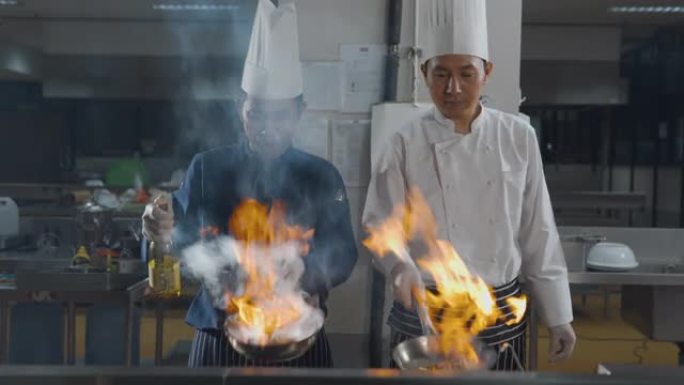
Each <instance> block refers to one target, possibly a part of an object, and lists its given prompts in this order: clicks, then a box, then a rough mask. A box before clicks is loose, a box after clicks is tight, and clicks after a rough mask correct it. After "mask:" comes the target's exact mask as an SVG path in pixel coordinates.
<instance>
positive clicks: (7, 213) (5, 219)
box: [0, 197, 19, 249]
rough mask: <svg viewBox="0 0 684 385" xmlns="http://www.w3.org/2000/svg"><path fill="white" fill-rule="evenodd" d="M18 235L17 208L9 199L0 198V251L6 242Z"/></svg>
mask: <svg viewBox="0 0 684 385" xmlns="http://www.w3.org/2000/svg"><path fill="white" fill-rule="evenodd" d="M18 234H19V207H18V206H17V204H16V203H15V202H14V201H13V200H12V198H9V197H0V249H4V248H5V247H6V244H7V240H8V239H9V238H10V237H14V236H16V235H18Z"/></svg>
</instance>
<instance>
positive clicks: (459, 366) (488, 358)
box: [392, 335, 496, 372]
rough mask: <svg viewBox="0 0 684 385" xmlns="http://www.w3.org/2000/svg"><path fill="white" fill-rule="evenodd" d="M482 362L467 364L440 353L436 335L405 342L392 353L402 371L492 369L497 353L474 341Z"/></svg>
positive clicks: (457, 358) (462, 360)
mask: <svg viewBox="0 0 684 385" xmlns="http://www.w3.org/2000/svg"><path fill="white" fill-rule="evenodd" d="M473 345H474V346H475V350H476V352H477V353H478V356H479V357H480V362H478V363H471V362H467V361H466V360H464V359H461V358H460V357H447V356H445V355H444V354H442V353H441V352H440V349H439V338H438V337H437V336H436V335H429V336H422V337H418V338H413V339H410V340H408V341H404V342H402V343H400V344H399V345H397V346H396V347H395V348H394V350H393V351H392V358H393V359H394V362H396V364H397V366H399V369H401V370H433V369H434V370H450V371H459V372H462V371H474V370H482V369H486V368H490V367H491V366H492V365H493V364H494V362H495V361H496V353H495V352H494V351H493V350H492V349H490V348H488V347H487V346H485V345H484V344H482V343H481V342H478V341H473Z"/></svg>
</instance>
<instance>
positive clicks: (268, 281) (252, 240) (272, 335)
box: [224, 200, 322, 346]
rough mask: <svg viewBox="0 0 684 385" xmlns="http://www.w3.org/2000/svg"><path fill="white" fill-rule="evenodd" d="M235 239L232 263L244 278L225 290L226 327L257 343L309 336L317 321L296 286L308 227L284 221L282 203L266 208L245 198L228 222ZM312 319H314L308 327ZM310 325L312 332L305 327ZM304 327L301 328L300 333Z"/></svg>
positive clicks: (241, 337) (301, 266) (300, 273)
mask: <svg viewBox="0 0 684 385" xmlns="http://www.w3.org/2000/svg"><path fill="white" fill-rule="evenodd" d="M229 229H230V232H231V234H232V235H233V236H234V238H235V240H236V241H237V247H236V248H235V253H236V257H237V263H238V265H239V266H240V270H241V272H242V274H243V276H244V280H243V285H241V287H240V288H239V289H235V290H228V289H226V291H225V294H224V299H225V305H226V313H227V314H228V322H227V328H228V330H229V332H230V333H233V334H235V336H236V337H237V338H239V339H240V340H243V341H244V342H249V343H253V344H258V345H261V346H264V345H267V344H274V343H284V342H290V340H298V339H303V338H306V337H308V336H309V335H310V334H309V335H301V334H306V333H307V332H313V331H315V329H316V327H320V325H317V324H318V323H319V321H318V319H319V318H320V323H321V324H322V315H321V316H320V317H318V316H319V314H318V313H317V312H316V311H318V312H320V311H319V310H318V309H314V308H312V307H311V306H310V305H309V304H308V303H307V301H306V298H305V296H304V294H303V293H302V292H301V291H300V290H299V288H298V283H299V282H298V281H299V278H300V277H301V275H302V274H303V272H304V263H303V261H302V258H301V257H302V256H303V255H306V254H307V253H308V252H309V241H310V240H311V238H312V237H313V234H314V232H313V230H305V229H303V228H301V227H299V226H291V225H289V224H288V223H287V219H286V213H285V207H284V206H283V205H282V204H280V203H275V204H273V206H272V207H271V208H270V209H269V208H268V207H267V206H265V205H262V204H260V203H258V202H257V201H255V200H246V201H245V202H243V203H242V204H241V205H240V206H239V207H238V208H237V209H236V210H235V211H234V213H233V215H232V216H231V218H230V221H229ZM311 317H313V318H315V319H316V321H314V324H316V325H311V324H310V322H312V321H311ZM309 329H314V330H309ZM302 330H304V331H302Z"/></svg>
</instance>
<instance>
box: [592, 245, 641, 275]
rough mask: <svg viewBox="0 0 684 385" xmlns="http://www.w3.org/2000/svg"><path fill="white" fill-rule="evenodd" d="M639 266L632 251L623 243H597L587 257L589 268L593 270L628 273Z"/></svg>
mask: <svg viewBox="0 0 684 385" xmlns="http://www.w3.org/2000/svg"><path fill="white" fill-rule="evenodd" d="M638 266H639V263H638V262H637V260H636V257H635V256H634V252H633V251H632V249H631V248H630V247H629V246H627V245H625V244H621V243H612V242H600V243H597V244H596V245H594V247H592V248H591V250H589V255H588V256H587V267H588V268H589V269H593V270H600V271H628V270H632V269H636V268H637V267H638Z"/></svg>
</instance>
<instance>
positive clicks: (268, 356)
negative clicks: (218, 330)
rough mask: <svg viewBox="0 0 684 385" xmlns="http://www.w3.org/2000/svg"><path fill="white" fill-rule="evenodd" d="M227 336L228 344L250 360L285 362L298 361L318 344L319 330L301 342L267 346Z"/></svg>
mask: <svg viewBox="0 0 684 385" xmlns="http://www.w3.org/2000/svg"><path fill="white" fill-rule="evenodd" d="M226 334H227V338H228V342H230V345H231V346H232V347H233V349H235V351H237V352H238V353H240V354H241V355H242V356H244V357H245V358H247V359H249V360H253V361H266V362H284V361H290V360H294V359H297V358H299V357H301V356H303V355H304V353H306V352H307V351H308V350H309V349H311V346H313V344H314V342H316V337H317V335H318V330H316V332H315V333H314V334H312V335H311V336H309V337H307V338H305V339H303V340H301V341H293V342H289V343H286V344H272V345H265V346H259V345H254V344H249V343H245V342H241V341H240V340H238V339H237V338H235V337H233V336H232V335H231V334H230V333H226Z"/></svg>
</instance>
